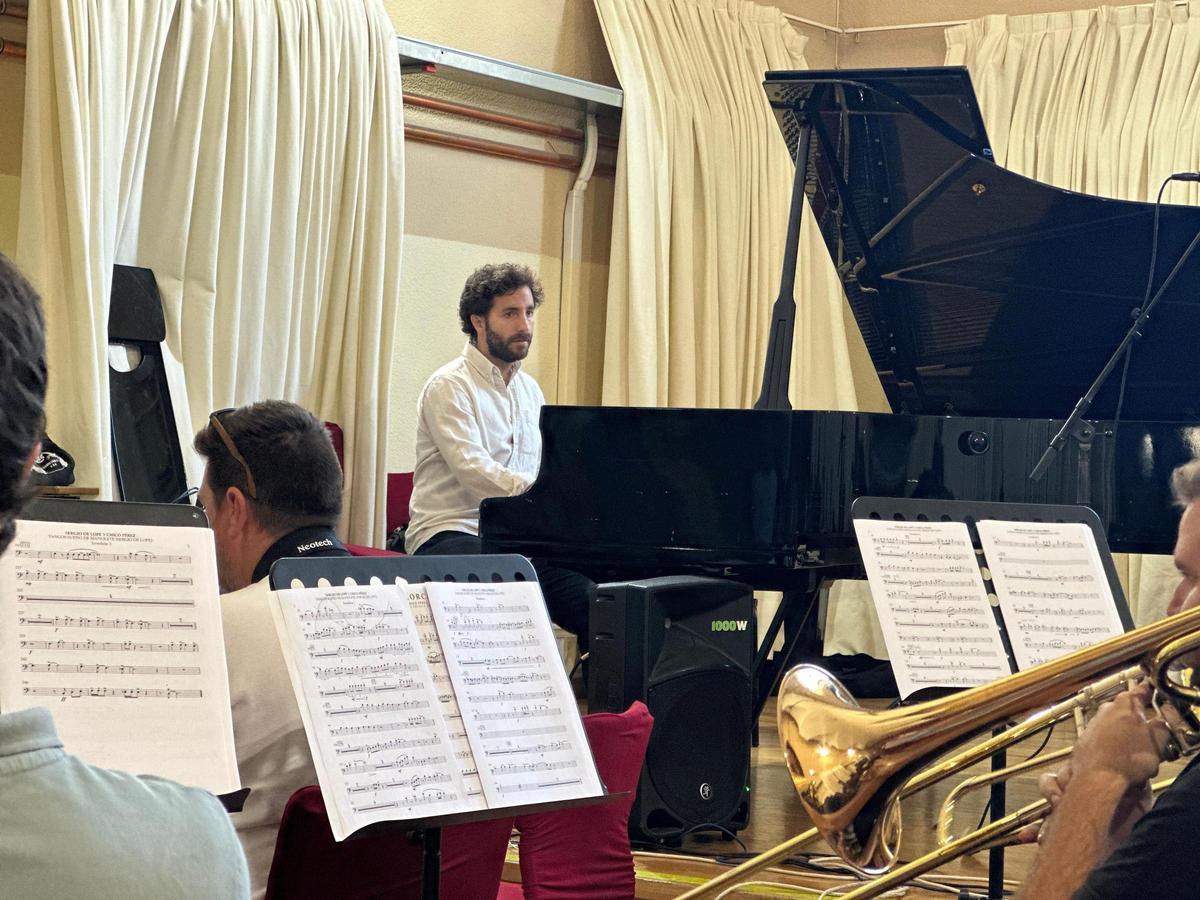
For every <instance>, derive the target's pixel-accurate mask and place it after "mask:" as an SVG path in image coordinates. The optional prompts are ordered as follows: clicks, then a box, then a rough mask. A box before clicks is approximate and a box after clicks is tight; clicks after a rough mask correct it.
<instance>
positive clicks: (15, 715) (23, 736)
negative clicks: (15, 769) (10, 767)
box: [0, 706, 63, 757]
mask: <svg viewBox="0 0 1200 900" xmlns="http://www.w3.org/2000/svg"><path fill="white" fill-rule="evenodd" d="M62 745H63V744H62V741H61V740H59V738H58V731H56V730H55V728H54V719H53V717H52V716H51V715H50V710H48V709H45V708H43V707H40V706H35V707H33V708H32V709H23V710H20V711H19V712H12V713H5V714H4V715H2V716H0V757H4V756H16V755H17V754H19V753H30V752H32V751H34V750H53V749H56V748H61V747H62Z"/></svg>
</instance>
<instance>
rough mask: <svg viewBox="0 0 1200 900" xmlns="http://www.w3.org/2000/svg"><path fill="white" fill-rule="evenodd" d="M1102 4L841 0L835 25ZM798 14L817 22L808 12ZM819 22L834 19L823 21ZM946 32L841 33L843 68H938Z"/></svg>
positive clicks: (954, 19)
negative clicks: (839, 17) (838, 18)
mask: <svg viewBox="0 0 1200 900" xmlns="http://www.w3.org/2000/svg"><path fill="white" fill-rule="evenodd" d="M793 2H794V0H793ZM824 2H825V0H822V3H824ZM780 5H781V6H782V5H783V0H780ZM815 5H820V4H815ZM1099 5H1100V4H1099V2H1089V0H990V2H980V0H923V2H921V3H895V2H889V0H840V3H839V11H840V16H841V19H840V21H839V22H838V23H837V24H838V25H840V26H841V27H842V28H870V27H877V26H880V25H901V24H910V23H916V22H959V21H966V20H969V19H976V18H979V17H980V16H984V15H991V14H1002V15H1010V16H1016V15H1026V14H1029V13H1044V12H1059V11H1062V10H1070V9H1088V8H1091V7H1094V6H1099ZM788 12H794V10H788ZM797 14H798V15H804V16H805V17H806V18H812V19H818V17H817V16H813V15H809V14H808V13H797ZM819 21H822V22H829V21H833V20H831V19H824V18H820V19H819ZM944 33H945V29H943V28H922V29H915V30H904V31H880V32H872V33H869V34H857V35H843V36H842V37H841V38H840V39H839V42H838V63H839V67H840V68H843V69H853V68H875V67H882V66H940V65H941V64H942V60H943V59H945V55H946V41H945V37H944Z"/></svg>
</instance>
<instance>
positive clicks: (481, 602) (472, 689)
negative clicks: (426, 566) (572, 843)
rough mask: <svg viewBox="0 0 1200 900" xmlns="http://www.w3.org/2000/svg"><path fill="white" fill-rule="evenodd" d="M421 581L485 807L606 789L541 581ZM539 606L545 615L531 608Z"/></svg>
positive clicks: (537, 800) (532, 801) (541, 800)
mask: <svg viewBox="0 0 1200 900" xmlns="http://www.w3.org/2000/svg"><path fill="white" fill-rule="evenodd" d="M423 587H424V588H425V590H426V592H427V594H428V597H429V600H430V604H431V607H432V612H433V617H434V619H435V621H436V624H437V627H438V632H439V634H440V637H441V645H442V648H443V650H444V651H445V658H446V664H447V667H448V669H449V673H450V678H451V681H452V682H453V683H454V686H455V694H456V697H457V701H458V707H459V710H460V711H461V713H462V717H463V721H464V726H465V730H466V734H467V739H468V741H469V742H470V746H471V749H472V751H473V753H474V758H475V760H476V762H477V763H478V771H479V778H480V781H481V782H482V785H483V791H484V794H485V796H486V797H487V800H488V805H489V806H493V807H496V806H504V805H509V804H524V803H539V802H546V801H554V800H567V799H574V798H577V797H590V796H596V795H598V794H600V793H601V792H602V788H601V786H600V780H599V777H598V776H597V774H596V767H595V763H594V762H593V761H592V758H591V751H590V750H589V748H588V744H587V738H586V736H585V735H584V733H583V727H582V724H581V723H580V720H579V714H578V712H577V710H576V708H575V698H574V694H573V692H572V691H571V686H570V683H569V682H568V680H567V673H566V671H565V670H564V669H563V666H562V663H561V661H560V659H559V656H558V648H557V645H556V643H555V640H554V634H553V632H552V630H551V628H550V619H549V617H548V616H546V615H545V613H544V609H545V604H544V601H543V600H542V596H541V589H540V587H539V586H538V585H537V584H536V583H534V582H509V583H498V584H475V583H431V584H427V585H424V586H423ZM534 609H537V610H538V611H539V612H541V615H531V611H532V610H534ZM501 685H504V686H505V687H504V689H500V686H501ZM508 685H519V686H521V687H520V688H519V689H515V690H510V689H509V688H508V687H507V686H508ZM527 685H528V686H529V687H525V686H527ZM549 736H553V737H554V739H553V740H548V739H547V738H548V737H549Z"/></svg>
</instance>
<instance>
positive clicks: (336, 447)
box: [325, 422, 346, 471]
mask: <svg viewBox="0 0 1200 900" xmlns="http://www.w3.org/2000/svg"><path fill="white" fill-rule="evenodd" d="M325 430H326V431H328V432H329V440H330V441H331V442H332V443H333V452H334V453H335V454H336V455H337V458H338V465H339V466H340V467H341V468H342V471H345V469H346V436H345V434H343V432H342V426H341V425H338V424H337V423H336V422H326V423H325Z"/></svg>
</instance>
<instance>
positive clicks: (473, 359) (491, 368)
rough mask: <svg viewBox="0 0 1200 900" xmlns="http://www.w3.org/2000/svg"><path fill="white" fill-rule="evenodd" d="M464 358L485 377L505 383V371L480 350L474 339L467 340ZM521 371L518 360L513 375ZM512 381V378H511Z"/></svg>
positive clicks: (514, 365) (514, 364)
mask: <svg viewBox="0 0 1200 900" xmlns="http://www.w3.org/2000/svg"><path fill="white" fill-rule="evenodd" d="M462 355H463V359H465V360H466V361H467V365H469V366H470V367H471V368H472V369H474V370H475V371H476V372H478V373H479V374H480V376H481V377H483V378H489V379H491V380H492V381H496V382H498V383H499V384H504V373H503V372H501V371H500V369H499V368H498V367H497V366H496V364H495V363H493V362H492V361H491V360H490V359H488V358H487V357H486V356H484V355H483V354H482V353H480V352H479V348H478V347H476V346H475V342H474V341H472V340H468V341H467V345H466V346H465V347H463V352H462ZM520 371H521V361H520V360H517V361H516V362H515V363H513V375H516V374H517V373H518V372H520ZM509 380H510V381H511V379H509Z"/></svg>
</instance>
